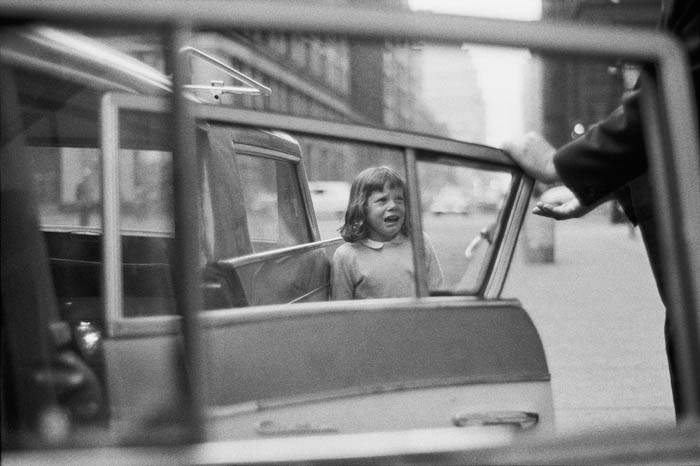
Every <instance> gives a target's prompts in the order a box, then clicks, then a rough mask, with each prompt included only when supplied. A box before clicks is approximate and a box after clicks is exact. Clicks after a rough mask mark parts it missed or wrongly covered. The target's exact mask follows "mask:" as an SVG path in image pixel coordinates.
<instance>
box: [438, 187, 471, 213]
mask: <svg viewBox="0 0 700 466" xmlns="http://www.w3.org/2000/svg"><path fill="white" fill-rule="evenodd" d="M469 208H470V206H469V201H467V198H466V196H464V194H463V193H462V190H461V189H459V188H458V187H457V186H451V185H447V186H444V187H443V188H442V189H440V191H439V192H438V193H437V195H436V196H435V198H434V199H433V202H432V203H431V204H430V211H431V212H432V213H434V214H435V215H440V214H467V213H469Z"/></svg>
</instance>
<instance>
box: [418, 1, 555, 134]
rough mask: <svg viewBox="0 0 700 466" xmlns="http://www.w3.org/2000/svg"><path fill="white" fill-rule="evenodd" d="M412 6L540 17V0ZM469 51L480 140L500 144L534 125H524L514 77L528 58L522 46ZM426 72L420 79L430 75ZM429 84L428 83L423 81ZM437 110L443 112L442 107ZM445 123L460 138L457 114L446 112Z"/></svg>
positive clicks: (519, 89) (520, 95)
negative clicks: (480, 114)
mask: <svg viewBox="0 0 700 466" xmlns="http://www.w3.org/2000/svg"><path fill="white" fill-rule="evenodd" d="M409 4H410V5H411V8H412V9H414V10H427V11H432V12H434V13H448V14H461V15H470V16H481V17H491V18H501V19H512V20H523V21H535V20H538V19H539V18H540V14H541V8H542V6H541V1H540V0H410V1H409ZM468 50H469V54H470V56H471V58H472V60H473V61H474V63H475V65H476V67H477V70H478V82H479V86H480V88H481V91H482V94H483V96H484V100H485V102H486V112H487V114H486V134H485V139H484V140H483V141H474V142H480V143H486V144H490V145H494V146H501V145H502V143H503V142H505V141H506V140H508V139H510V138H512V137H515V136H517V135H519V134H521V133H523V132H525V131H529V130H532V129H534V128H529V127H527V124H528V123H527V122H525V121H524V120H525V118H524V112H525V110H524V109H523V93H524V92H527V90H526V89H525V88H524V85H525V83H524V82H522V81H520V80H518V79H517V77H518V76H521V75H523V72H522V70H523V67H524V66H525V64H526V62H527V60H529V58H530V57H529V53H528V52H527V51H524V50H507V49H502V48H494V47H484V46H470V47H469V49H468ZM431 78H432V77H431V75H430V73H427V74H425V75H424V79H428V80H429V79H431ZM426 85H427V86H428V87H429V86H430V83H426ZM443 85H444V84H443ZM437 113H438V114H440V113H442V114H443V115H444V114H445V108H444V107H443V108H442V109H439V110H438V112H437ZM447 119H448V121H446V123H447V124H448V126H449V127H451V128H452V129H453V130H454V132H455V134H452V135H451V136H452V137H456V138H462V137H463V136H461V134H460V126H459V123H458V122H457V120H458V119H459V115H457V114H454V115H447Z"/></svg>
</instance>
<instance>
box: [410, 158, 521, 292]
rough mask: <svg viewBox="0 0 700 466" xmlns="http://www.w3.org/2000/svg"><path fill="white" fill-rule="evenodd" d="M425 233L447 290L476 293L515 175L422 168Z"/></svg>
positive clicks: (451, 166)
mask: <svg viewBox="0 0 700 466" xmlns="http://www.w3.org/2000/svg"><path fill="white" fill-rule="evenodd" d="M417 171H418V183H419V185H420V199H421V201H420V202H421V207H422V223H423V230H424V231H425V232H426V234H428V235H429V236H430V238H431V240H432V243H433V246H434V247H435V250H436V253H437V256H438V259H439V260H440V263H441V264H442V267H443V271H444V274H445V282H444V286H445V289H446V290H450V291H453V292H462V293H473V292H475V291H477V290H478V287H479V286H480V285H481V280H482V279H483V272H484V270H483V267H484V266H485V265H486V264H488V260H489V258H490V256H491V254H492V253H493V251H494V249H495V248H494V247H493V245H494V241H495V239H496V237H497V235H498V233H499V228H500V227H501V225H499V222H498V221H499V219H500V217H501V212H502V210H503V208H504V203H505V200H506V197H507V196H508V194H509V192H510V190H511V178H512V177H511V175H510V173H508V172H504V171H495V170H489V169H486V168H480V167H476V166H468V165H464V164H457V163H435V162H426V161H422V162H419V163H418V170H417Z"/></svg>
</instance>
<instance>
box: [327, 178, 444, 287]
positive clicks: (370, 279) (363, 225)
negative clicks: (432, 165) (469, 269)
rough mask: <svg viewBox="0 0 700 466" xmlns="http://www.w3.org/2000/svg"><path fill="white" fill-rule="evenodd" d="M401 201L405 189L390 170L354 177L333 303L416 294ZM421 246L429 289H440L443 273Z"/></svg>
mask: <svg viewBox="0 0 700 466" xmlns="http://www.w3.org/2000/svg"><path fill="white" fill-rule="evenodd" d="M406 199H407V197H406V185H405V183H404V181H403V179H401V176H400V175H399V174H398V173H396V172H395V171H394V170H392V169H391V168H388V167H372V168H368V169H366V170H364V171H362V172H361V173H360V174H359V175H357V177H356V178H355V180H354V181H353V183H352V186H351V188H350V200H349V202H348V207H347V210H346V212H345V223H344V224H343V226H342V227H341V229H340V233H341V235H342V236H343V239H345V241H346V243H345V244H343V245H341V246H340V247H339V248H338V249H337V250H336V252H335V254H334V256H333V266H332V280H331V282H332V290H331V293H332V297H333V299H336V300H341V299H366V298H394V297H409V296H415V295H416V285H415V274H414V267H413V249H412V246H411V241H410V235H411V227H410V225H409V223H408V220H407V218H406ZM424 244H425V259H426V266H427V270H428V282H429V283H428V287H429V288H430V289H431V290H435V289H440V288H441V287H442V282H443V275H442V269H441V268H440V264H439V263H438V259H437V256H436V255H435V251H434V250H433V247H432V245H431V243H430V240H429V239H428V237H427V236H425V235H424Z"/></svg>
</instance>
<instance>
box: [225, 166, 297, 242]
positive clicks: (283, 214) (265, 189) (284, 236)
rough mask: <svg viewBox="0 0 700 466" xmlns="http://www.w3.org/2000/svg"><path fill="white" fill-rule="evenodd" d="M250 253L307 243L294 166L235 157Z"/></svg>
mask: <svg viewBox="0 0 700 466" xmlns="http://www.w3.org/2000/svg"><path fill="white" fill-rule="evenodd" d="M238 164H239V167H240V173H241V174H240V179H241V181H242V185H243V198H244V200H245V209H246V213H247V215H248V232H249V234H250V238H251V243H252V245H253V252H261V251H267V250H270V249H274V248H280V247H284V246H294V245H296V244H302V243H304V242H309V241H310V240H311V236H310V231H309V228H308V224H309V220H308V217H307V215H306V210H305V206H304V204H303V199H302V197H301V191H300V188H299V179H298V177H297V176H296V172H295V170H294V166H293V165H292V164H291V163H290V162H288V161H284V160H274V159H269V158H264V157H260V156H257V157H256V156H253V155H245V154H240V155H239V156H238Z"/></svg>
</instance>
